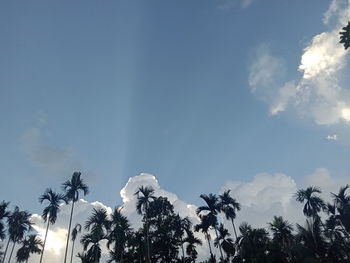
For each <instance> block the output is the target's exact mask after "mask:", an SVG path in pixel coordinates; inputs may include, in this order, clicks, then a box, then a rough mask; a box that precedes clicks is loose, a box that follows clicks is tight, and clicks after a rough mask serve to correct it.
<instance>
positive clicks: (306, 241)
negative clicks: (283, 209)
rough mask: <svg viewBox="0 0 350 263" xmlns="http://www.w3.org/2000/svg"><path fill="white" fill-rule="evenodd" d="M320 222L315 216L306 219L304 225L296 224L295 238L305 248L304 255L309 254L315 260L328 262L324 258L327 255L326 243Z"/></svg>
mask: <svg viewBox="0 0 350 263" xmlns="http://www.w3.org/2000/svg"><path fill="white" fill-rule="evenodd" d="M320 223H321V221H320V219H319V218H317V217H316V218H313V219H309V220H306V226H305V227H303V226H300V225H298V224H297V232H298V233H297V236H296V240H297V242H298V243H300V244H302V246H303V247H304V248H305V249H306V251H305V252H304V255H310V257H312V258H314V259H316V260H318V261H317V262H329V261H327V260H326V258H327V256H328V255H327V254H328V253H327V244H326V240H325V237H324V236H323V234H322V230H321V227H320V225H321V224H320ZM324 260H325V261H324Z"/></svg>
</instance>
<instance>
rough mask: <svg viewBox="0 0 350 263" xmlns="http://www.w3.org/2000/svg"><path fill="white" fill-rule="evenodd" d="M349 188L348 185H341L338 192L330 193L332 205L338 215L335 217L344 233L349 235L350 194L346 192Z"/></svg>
mask: <svg viewBox="0 0 350 263" xmlns="http://www.w3.org/2000/svg"><path fill="white" fill-rule="evenodd" d="M348 189H349V185H346V186H343V187H341V188H340V189H339V192H338V194H334V193H331V194H332V196H333V201H334V205H335V207H336V209H337V212H338V213H339V215H337V219H339V222H340V224H341V226H342V228H343V230H344V231H345V234H346V235H347V236H348V237H349V233H350V195H347V194H346V191H347V190H348Z"/></svg>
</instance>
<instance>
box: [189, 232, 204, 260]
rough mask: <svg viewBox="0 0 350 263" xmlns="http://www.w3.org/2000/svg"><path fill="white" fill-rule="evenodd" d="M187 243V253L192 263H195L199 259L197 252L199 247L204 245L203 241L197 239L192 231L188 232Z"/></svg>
mask: <svg viewBox="0 0 350 263" xmlns="http://www.w3.org/2000/svg"><path fill="white" fill-rule="evenodd" d="M185 242H186V243H187V247H186V253H187V255H188V256H189V257H190V258H191V260H192V262H195V261H196V259H197V255H198V252H197V250H196V246H197V245H200V246H201V245H202V241H201V240H200V239H199V238H197V237H195V236H194V235H193V233H192V231H190V232H187V237H186V238H185Z"/></svg>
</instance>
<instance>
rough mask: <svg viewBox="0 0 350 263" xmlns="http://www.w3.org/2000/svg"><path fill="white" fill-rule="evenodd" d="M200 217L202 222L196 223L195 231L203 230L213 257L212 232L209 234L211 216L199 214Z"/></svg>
mask: <svg viewBox="0 0 350 263" xmlns="http://www.w3.org/2000/svg"><path fill="white" fill-rule="evenodd" d="M199 218H200V220H201V222H200V223H199V224H197V225H195V227H194V231H196V232H199V231H201V232H202V233H203V234H204V236H205V238H206V239H207V241H208V246H209V252H210V255H211V257H213V256H214V255H213V251H212V249H211V245H210V234H209V228H210V226H211V222H210V218H209V217H208V216H207V215H199Z"/></svg>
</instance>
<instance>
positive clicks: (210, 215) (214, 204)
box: [196, 194, 224, 259]
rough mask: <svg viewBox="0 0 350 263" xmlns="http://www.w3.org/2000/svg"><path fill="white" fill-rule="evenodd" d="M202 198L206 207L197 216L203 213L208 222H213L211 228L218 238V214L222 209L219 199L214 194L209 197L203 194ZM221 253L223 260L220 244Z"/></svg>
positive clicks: (202, 207) (201, 207)
mask: <svg viewBox="0 0 350 263" xmlns="http://www.w3.org/2000/svg"><path fill="white" fill-rule="evenodd" d="M200 198H202V199H203V200H204V201H205V203H206V206H200V207H198V208H197V211H196V213H197V215H200V214H202V213H204V214H205V215H206V217H207V220H209V221H210V222H211V225H210V226H211V227H213V228H214V230H215V234H216V237H218V231H217V223H218V221H217V214H218V212H220V209H221V208H220V204H219V199H218V197H217V196H216V195H214V194H209V195H206V194H201V195H200ZM219 251H220V255H221V258H222V259H223V258H224V256H223V254H222V250H221V245H220V244H219Z"/></svg>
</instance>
